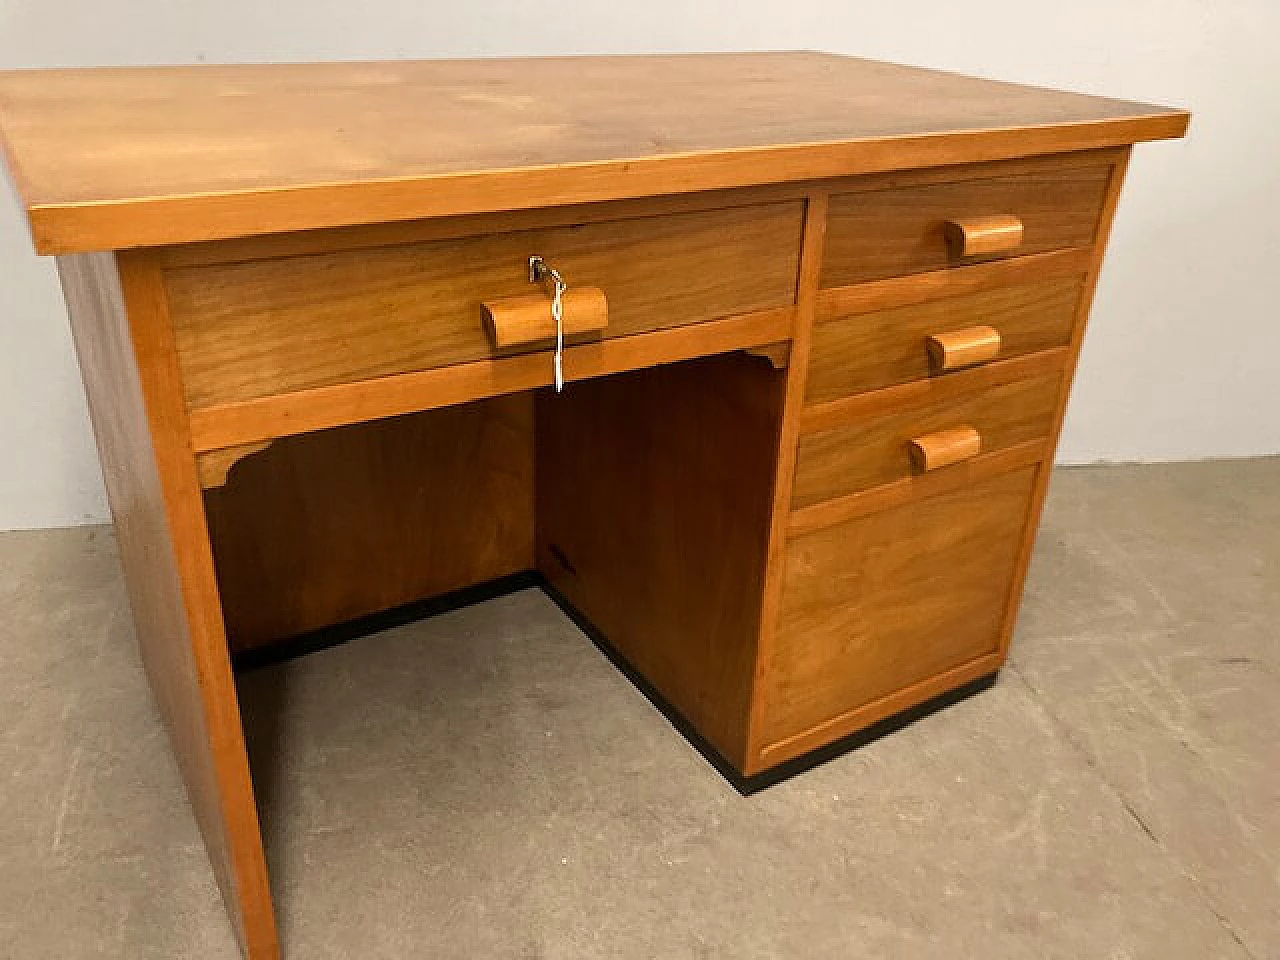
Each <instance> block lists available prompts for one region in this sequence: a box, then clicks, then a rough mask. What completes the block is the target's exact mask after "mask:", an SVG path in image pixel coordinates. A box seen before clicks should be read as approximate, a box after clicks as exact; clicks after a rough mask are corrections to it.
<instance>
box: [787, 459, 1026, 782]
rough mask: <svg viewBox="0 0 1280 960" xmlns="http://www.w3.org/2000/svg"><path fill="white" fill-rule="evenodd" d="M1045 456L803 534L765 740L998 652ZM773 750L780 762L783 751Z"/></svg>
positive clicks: (791, 561)
mask: <svg viewBox="0 0 1280 960" xmlns="http://www.w3.org/2000/svg"><path fill="white" fill-rule="evenodd" d="M1038 469H1040V467H1039V466H1038V465H1033V466H1030V467H1024V468H1022V469H1020V470H1017V471H1014V472H1011V473H1007V474H1003V475H1000V476H997V477H994V478H992V479H990V480H987V481H985V482H982V483H978V484H974V485H972V486H966V487H962V488H960V489H958V490H953V491H952V492H950V493H945V494H940V495H938V496H934V497H929V498H926V499H924V500H917V501H913V502H911V503H907V504H905V505H903V506H900V507H895V508H892V509H888V510H883V511H881V512H879V513H873V514H870V515H867V516H864V517H860V518H858V519H855V520H851V521H848V522H846V523H841V524H837V525H835V526H831V527H827V528H826V529H823V530H819V531H816V532H814V533H809V534H805V535H804V536H801V537H797V538H796V539H794V540H792V541H791V542H790V543H789V544H788V546H787V556H786V562H785V572H784V581H783V593H782V604H781V608H780V611H779V621H778V630H777V634H776V639H775V643H776V646H775V648H774V650H773V651H772V654H771V656H770V658H769V662H768V669H767V673H766V676H767V681H766V691H765V696H766V698H767V699H766V707H765V713H764V725H763V731H764V743H765V744H766V746H765V750H766V754H768V753H769V752H770V750H771V746H770V745H772V749H773V752H775V753H776V754H778V755H777V756H775V757H773V758H772V761H776V760H781V759H785V757H786V756H787V755H788V754H789V753H791V754H793V753H796V752H802V751H801V750H792V751H787V750H786V749H785V748H783V747H782V746H781V745H782V744H784V742H785V741H787V740H788V739H789V738H798V737H800V736H801V735H802V734H805V733H806V732H808V731H812V730H813V729H814V728H816V727H819V726H822V725H828V726H829V727H830V728H831V729H830V730H829V734H830V736H824V737H823V739H824V740H826V739H832V738H834V737H838V736H842V735H844V734H845V733H849V732H852V730H853V729H856V724H851V723H847V722H846V728H842V727H840V718H841V716H842V715H844V714H848V713H850V712H852V711H855V710H857V709H858V708H860V707H864V706H866V705H868V704H871V703H873V702H875V701H876V700H879V699H881V698H883V697H886V696H888V695H890V694H893V693H895V692H898V691H901V690H904V689H905V688H908V687H910V686H911V685H913V684H916V683H919V682H921V681H924V680H928V679H929V678H931V677H936V676H937V675H939V674H942V673H945V672H946V671H948V670H951V669H953V668H956V667H959V666H961V665H963V664H965V663H968V662H970V661H972V660H974V659H975V658H978V657H982V656H984V655H987V654H993V653H995V652H996V651H997V649H998V647H999V642H1000V635H1001V629H1002V627H1003V625H1004V617H1005V611H1006V607H1007V604H1008V600H1009V596H1010V591H1011V590H1012V589H1013V584H1014V580H1015V574H1016V571H1017V565H1018V555H1019V550H1020V547H1021V543H1022V536H1023V533H1024V530H1025V526H1026V523H1027V520H1028V513H1029V510H1030V506H1031V500H1032V495H1033V487H1034V483H1035V477H1036V471H1037V470H1038ZM772 761H771V762H772Z"/></svg>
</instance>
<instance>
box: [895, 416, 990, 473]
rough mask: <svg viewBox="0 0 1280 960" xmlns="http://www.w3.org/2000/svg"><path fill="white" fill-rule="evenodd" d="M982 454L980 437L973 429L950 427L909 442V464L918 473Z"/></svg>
mask: <svg viewBox="0 0 1280 960" xmlns="http://www.w3.org/2000/svg"><path fill="white" fill-rule="evenodd" d="M981 452H982V437H981V436H980V435H979V433H978V431H977V430H975V429H973V427H952V428H951V429H950V430H939V431H938V432H937V433H929V434H925V435H924V436H923V437H916V438H915V439H914V440H912V441H911V463H912V465H913V466H914V467H915V468H916V470H917V471H919V472H920V473H927V472H928V471H930V470H937V469H938V468H939V467H949V466H950V465H951V464H953V463H960V462H961V461H962V460H970V459H972V458H973V457H976V456H977V455H978V454H980V453H981Z"/></svg>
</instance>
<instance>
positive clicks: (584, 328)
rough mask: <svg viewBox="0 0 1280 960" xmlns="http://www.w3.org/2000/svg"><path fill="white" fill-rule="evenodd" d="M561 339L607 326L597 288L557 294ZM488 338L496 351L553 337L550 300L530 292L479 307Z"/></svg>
mask: <svg viewBox="0 0 1280 960" xmlns="http://www.w3.org/2000/svg"><path fill="white" fill-rule="evenodd" d="M561 305H562V309H563V310H564V320H563V323H564V335H565V337H573V336H582V335H584V334H589V333H599V332H600V331H602V330H604V328H605V327H606V326H607V325H608V323H609V305H608V302H607V301H606V300H605V296H604V291H603V290H601V289H600V288H599V287H573V288H571V289H568V290H565V291H564V293H563V294H562V295H561ZM480 315H481V317H482V318H483V321H484V326H485V329H486V330H487V331H488V333H489V339H490V340H492V341H493V345H494V346H495V347H497V348H498V349H509V348H512V347H524V346H531V345H533V344H539V343H545V342H549V341H552V340H554V339H555V338H556V321H555V318H554V317H553V316H552V315H551V297H549V296H547V294H545V293H530V294H525V295H523V296H519V297H504V298H503V299H501V300H486V301H485V302H484V303H482V304H480Z"/></svg>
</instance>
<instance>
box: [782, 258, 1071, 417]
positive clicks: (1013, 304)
mask: <svg viewBox="0 0 1280 960" xmlns="http://www.w3.org/2000/svg"><path fill="white" fill-rule="evenodd" d="M1083 284H1084V281H1083V279H1082V278H1079V277H1072V278H1067V279H1060V280H1051V281H1047V282H1044V283H1036V284H1024V285H1021V286H1016V287H1008V288H1005V289H1000V290H988V291H984V292H982V293H975V294H969V295H967V296H962V297H952V298H949V299H946V300H935V301H933V302H931V303H922V304H912V305H911V306H906V307H896V308H894V309H890V310H879V311H876V312H874V313H864V314H858V315H854V316H845V317H837V318H835V319H831V320H826V321H823V322H821V323H818V324H817V325H816V326H815V327H814V330H813V347H812V351H811V353H810V358H809V377H808V385H807V388H806V393H807V395H806V400H807V402H809V403H825V402H827V401H830V400H838V399H840V398H841V397H847V396H851V395H853V394H856V393H864V392H867V391H870V390H878V389H880V388H881V387H888V386H893V385H894V384H898V383H906V382H907V381H910V380H921V379H923V378H925V377H928V376H930V375H931V374H935V373H937V372H938V370H937V364H936V363H934V364H932V365H931V363H930V358H929V351H928V338H929V337H930V336H933V335H935V334H945V333H949V332H952V331H960V330H964V329H967V328H973V327H977V326H988V327H991V328H993V329H994V330H995V331H996V332H997V333H998V334H999V335H1000V349H999V353H998V354H997V355H996V356H994V357H992V358H991V359H993V360H995V359H1006V358H1009V357H1016V356H1022V355H1024V354H1029V353H1038V352H1039V351H1041V350H1048V349H1050V348H1052V347H1059V346H1065V345H1066V344H1067V343H1068V341H1069V340H1070V339H1071V331H1072V328H1073V327H1074V325H1075V317H1076V310H1077V307H1078V305H1079V302H1080V294H1081V291H1082V289H1083Z"/></svg>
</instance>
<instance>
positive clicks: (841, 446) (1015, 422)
mask: <svg viewBox="0 0 1280 960" xmlns="http://www.w3.org/2000/svg"><path fill="white" fill-rule="evenodd" d="M1060 389H1061V378H1060V377H1059V376H1058V375H1057V374H1051V375H1049V376H1045V377H1037V378H1035V379H1032V380H1018V381H1014V382H1013V383H1008V384H1003V385H1001V386H997V387H991V388H982V389H979V390H976V391H974V392H972V393H967V394H962V395H960V396H957V397H956V398H954V399H951V400H947V401H943V402H938V401H930V400H925V401H924V402H920V403H912V402H909V401H908V402H903V403H900V404H896V405H895V406H894V407H893V408H892V409H890V410H887V411H885V412H883V413H880V414H875V415H871V416H867V417H864V418H859V419H856V420H853V421H851V422H849V423H847V424H844V425H842V426H838V427H833V428H830V429H827V430H822V431H819V432H816V433H807V434H805V435H804V436H803V437H801V439H800V450H799V455H798V457H797V463H796V479H795V492H794V496H793V499H792V504H793V506H794V507H797V508H799V507H805V506H808V505H810V504H813V503H819V502H821V501H823V500H830V499H833V498H835V497H839V496H842V495H844V494H848V493H854V492H856V491H858V490H864V489H866V488H868V487H874V486H877V485H879V484H882V483H892V482H893V481H894V480H898V479H900V478H902V477H905V476H910V475H911V474H912V473H913V472H917V466H916V463H915V459H914V458H915V457H919V456H923V457H924V458H925V462H924V463H923V464H922V465H921V466H922V468H923V469H942V468H945V467H946V465H947V463H948V462H951V459H950V458H951V457H953V456H959V455H961V454H968V455H969V456H976V454H977V453H978V452H980V451H981V450H988V451H990V450H999V449H1001V448H1002V447H1010V446H1013V445H1015V444H1019V443H1024V442H1026V441H1028V440H1040V439H1044V438H1046V437H1048V436H1049V435H1050V433H1051V431H1052V429H1053V417H1054V413H1055V411H1056V410H1057V407H1058V395H1059V391H1060ZM962 428H963V429H964V431H965V433H964V436H963V437H961V436H960V434H959V433H956V434H952V433H951V431H958V430H960V429H962ZM943 432H945V433H946V435H945V436H943V437H933V438H932V439H929V440H927V441H925V443H924V445H925V446H926V447H927V448H928V449H927V450H926V451H924V452H921V453H913V448H914V447H915V446H916V445H917V444H920V443H921V442H922V441H924V440H925V438H926V436H927V435H929V434H938V433H943ZM978 438H980V439H978ZM975 439H978V443H977V447H978V449H976V450H975V449H973V445H974V441H975ZM953 440H954V441H955V442H954V443H953V442H952V441H953Z"/></svg>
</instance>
